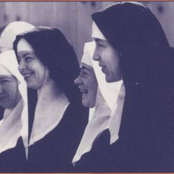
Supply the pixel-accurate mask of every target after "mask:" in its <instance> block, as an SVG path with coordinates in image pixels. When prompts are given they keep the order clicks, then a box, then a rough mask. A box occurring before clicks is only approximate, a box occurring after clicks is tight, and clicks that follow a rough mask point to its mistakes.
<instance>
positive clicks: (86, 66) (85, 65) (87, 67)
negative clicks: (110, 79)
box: [80, 62, 93, 71]
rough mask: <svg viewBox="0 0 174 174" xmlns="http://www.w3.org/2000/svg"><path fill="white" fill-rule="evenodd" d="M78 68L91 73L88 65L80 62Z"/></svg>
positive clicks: (91, 69)
mask: <svg viewBox="0 0 174 174" xmlns="http://www.w3.org/2000/svg"><path fill="white" fill-rule="evenodd" d="M80 68H82V69H86V70H89V71H93V68H92V67H91V66H89V65H87V64H86V63H83V62H81V65H80Z"/></svg>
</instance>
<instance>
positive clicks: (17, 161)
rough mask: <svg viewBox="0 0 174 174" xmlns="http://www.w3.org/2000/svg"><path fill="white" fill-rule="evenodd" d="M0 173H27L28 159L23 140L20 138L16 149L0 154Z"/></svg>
mask: <svg viewBox="0 0 174 174" xmlns="http://www.w3.org/2000/svg"><path fill="white" fill-rule="evenodd" d="M0 172H1V173H2V172H26V157H25V149H24V146H23V143H22V138H19V140H18V142H17V145H16V147H15V148H12V149H9V150H7V151H5V152H2V153H1V154H0Z"/></svg>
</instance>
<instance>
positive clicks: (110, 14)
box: [79, 2, 174, 172]
mask: <svg viewBox="0 0 174 174" xmlns="http://www.w3.org/2000/svg"><path fill="white" fill-rule="evenodd" d="M92 19H93V27H92V37H93V39H94V41H95V43H96V48H95V52H94V55H93V59H94V60H95V61H96V62H98V65H99V66H100V68H101V71H102V72H103V73H104V75H105V80H106V82H108V83H113V82H121V85H120V90H119V92H118V97H117V99H116V102H115V104H114V109H113V112H112V115H114V116H112V117H111V119H110V120H109V129H108V131H105V133H103V134H102V135H101V136H100V137H99V138H98V140H97V142H98V144H97V143H96V144H94V147H93V148H92V150H91V151H90V153H89V154H88V156H86V158H84V162H83V163H81V171H82V172H83V171H86V172H164V171H165V172H169V171H170V172H171V171H173V170H174V168H173V164H172V163H173V160H174V159H173V156H174V153H173V145H174V142H173V140H174V131H173V130H174V129H173V128H174V127H173V123H174V121H173V114H174V113H173V108H174V107H173V103H174V102H173V79H172V74H173V69H174V68H173V67H174V62H173V51H172V50H171V48H170V46H169V43H168V41H167V38H166V36H165V33H164V31H163V29H162V27H161V25H160V23H159V21H158V20H157V19H156V17H155V16H154V15H153V13H152V12H151V11H150V10H149V9H148V8H147V7H146V6H145V5H143V4H141V3H137V2H118V3H115V4H114V5H112V6H110V7H108V8H106V9H105V10H103V11H100V12H97V13H95V14H93V15H92ZM104 142H106V143H107V144H109V143H110V144H111V145H108V146H107V148H103V150H101V149H102V148H100V146H103V143H104ZM103 147H104V146H103ZM101 154H102V156H101ZM79 164H80V163H79Z"/></svg>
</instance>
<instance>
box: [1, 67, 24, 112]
mask: <svg viewBox="0 0 174 174" xmlns="http://www.w3.org/2000/svg"><path fill="white" fill-rule="evenodd" d="M20 98H21V97H20V94H19V91H18V81H17V79H16V78H15V77H14V76H13V75H4V73H3V72H2V69H1V67H0V105H1V106H2V107H3V108H5V109H12V108H14V107H15V106H16V105H17V103H18V102H19V100H20Z"/></svg>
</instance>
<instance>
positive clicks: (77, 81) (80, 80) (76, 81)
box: [74, 74, 83, 85]
mask: <svg viewBox="0 0 174 174" xmlns="http://www.w3.org/2000/svg"><path fill="white" fill-rule="evenodd" d="M82 83H83V81H82V78H81V74H79V76H78V77H77V78H76V79H75V80H74V84H75V85H80V84H82Z"/></svg>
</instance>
